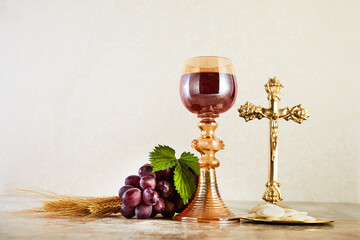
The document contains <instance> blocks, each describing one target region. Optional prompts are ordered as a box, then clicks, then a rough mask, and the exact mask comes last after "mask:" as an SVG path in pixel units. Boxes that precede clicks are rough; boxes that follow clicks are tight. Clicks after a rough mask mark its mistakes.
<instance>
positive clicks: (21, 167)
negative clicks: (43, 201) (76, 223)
mask: <svg viewBox="0 0 360 240" xmlns="http://www.w3.org/2000/svg"><path fill="white" fill-rule="evenodd" d="M359 11H360V1H350V0H346V1H344V0H342V1H340V0H338V1H330V0H326V1H325V0H324V1H322V0H318V1H289V0H285V1H187V0H184V1H160V0H158V1H74V0H71V1H4V0H1V1H0V166H1V167H0V193H1V194H6V193H7V192H8V191H9V190H13V189H18V188H25V189H45V190H50V191H55V192H58V193H64V194H76V195H90V196H91V195H93V196H101V195H116V194H117V191H118V188H119V187H121V186H122V185H123V181H124V178H125V177H126V176H128V175H131V174H135V173H136V172H137V169H138V168H139V167H140V166H141V165H142V164H143V163H146V162H147V161H148V153H149V152H150V151H151V150H152V148H153V147H154V146H155V145H157V144H167V145H170V146H172V147H173V148H175V149H176V150H177V152H178V153H181V152H182V151H185V150H186V151H192V152H194V151H193V150H192V149H191V147H190V142H191V140H192V139H194V138H196V137H198V136H199V134H200V133H199V130H198V129H197V122H198V119H197V118H196V116H195V115H193V114H191V113H190V112H188V111H187V110H186V109H185V107H184V106H183V105H182V103H181V101H180V98H179V80H180V74H181V70H182V67H183V64H184V62H185V60H186V59H187V58H190V57H193V56H199V55H219V56H224V57H228V58H230V59H232V60H233V64H234V66H235V72H236V75H237V80H238V86H239V91H238V98H237V101H236V103H235V105H234V107H233V108H232V109H231V110H229V111H228V112H226V113H225V114H223V115H222V116H221V117H220V118H219V119H218V122H219V128H218V130H217V136H218V137H219V138H220V139H222V140H223V141H224V142H225V144H226V148H225V150H224V151H221V152H219V153H218V155H217V156H218V158H219V159H220V161H221V166H220V168H218V170H217V174H218V183H219V186H220V192H221V194H222V197H223V198H224V199H228V200H261V196H262V194H263V191H264V189H265V186H264V184H265V182H266V180H267V154H268V152H267V151H268V134H269V133H268V121H267V120H265V119H263V120H261V121H257V120H254V121H252V122H248V123H245V122H244V120H243V119H240V118H239V117H238V113H237V108H238V107H239V106H240V105H241V104H244V103H245V102H246V101H251V102H253V103H255V104H261V105H264V106H267V99H266V92H265V89H264V84H265V83H266V82H267V79H268V78H269V77H273V76H275V75H276V76H277V77H278V78H279V79H280V81H281V82H282V83H283V85H284V86H285V88H284V89H283V92H282V99H281V102H280V103H281V106H282V107H285V106H293V105H296V104H299V103H301V104H303V105H304V106H305V107H306V108H308V109H309V113H310V114H311V117H310V118H309V120H308V121H305V122H304V123H303V124H301V125H298V124H296V123H294V122H286V121H282V122H280V125H279V134H280V135H279V141H280V143H279V147H280V150H279V151H280V152H279V153H280V154H279V159H280V161H279V174H280V178H279V181H280V183H281V184H282V187H281V189H282V192H283V195H284V198H285V200H288V201H317V202H318V201H324V202H358V203H359V202H360V163H359V161H360V152H359V149H360V129H359V124H358V123H359V121H360V97H359V90H360V84H359V79H360V70H359V69H360V68H359V65H360V47H359V43H360V31H359V29H360V15H359Z"/></svg>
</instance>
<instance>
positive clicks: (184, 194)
mask: <svg viewBox="0 0 360 240" xmlns="http://www.w3.org/2000/svg"><path fill="white" fill-rule="evenodd" d="M149 156H150V162H151V165H152V166H153V172H157V171H160V170H165V169H168V168H172V167H174V166H175V169H174V186H175V189H176V191H177V192H178V194H179V195H180V197H181V198H182V200H183V202H184V204H185V203H186V202H187V201H188V200H189V199H190V198H191V197H192V196H193V195H194V193H195V191H196V184H195V174H196V175H199V166H198V165H197V162H198V160H199V159H198V158H197V157H196V156H195V155H194V154H192V153H189V152H183V153H182V154H181V156H180V158H179V159H177V158H176V156H175V150H174V149H172V148H171V147H169V146H166V145H158V146H156V147H155V148H154V150H153V151H152V152H150V154H149ZM194 173H195V174H194Z"/></svg>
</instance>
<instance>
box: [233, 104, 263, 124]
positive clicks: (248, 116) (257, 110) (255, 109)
mask: <svg viewBox="0 0 360 240" xmlns="http://www.w3.org/2000/svg"><path fill="white" fill-rule="evenodd" d="M238 111H239V115H240V117H242V118H244V119H245V121H246V122H247V121H250V120H253V119H255V118H257V119H262V118H263V117H267V114H266V113H267V109H266V108H263V107H262V106H260V105H259V106H256V105H254V104H252V103H249V102H246V103H245V104H244V105H241V106H240V108H239V109H238Z"/></svg>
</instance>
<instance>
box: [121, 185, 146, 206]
mask: <svg viewBox="0 0 360 240" xmlns="http://www.w3.org/2000/svg"><path fill="white" fill-rule="evenodd" d="M121 199H122V200H123V202H124V204H125V205H126V206H128V207H136V206H137V205H139V204H140V203H141V202H142V193H141V190H140V189H138V188H131V189H128V190H126V191H125V192H124V193H123V195H122V196H121Z"/></svg>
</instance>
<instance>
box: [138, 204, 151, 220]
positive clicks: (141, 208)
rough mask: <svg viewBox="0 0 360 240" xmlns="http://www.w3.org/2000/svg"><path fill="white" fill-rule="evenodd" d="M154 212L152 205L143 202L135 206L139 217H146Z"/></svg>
mask: <svg viewBox="0 0 360 240" xmlns="http://www.w3.org/2000/svg"><path fill="white" fill-rule="evenodd" d="M151 213H152V206H149V205H146V204H145V203H141V204H139V205H138V206H136V208H135V215H136V217H137V218H140V219H145V218H149V217H150V215H151Z"/></svg>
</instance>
